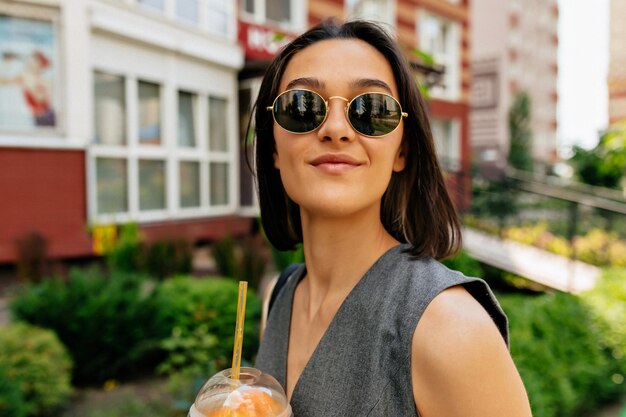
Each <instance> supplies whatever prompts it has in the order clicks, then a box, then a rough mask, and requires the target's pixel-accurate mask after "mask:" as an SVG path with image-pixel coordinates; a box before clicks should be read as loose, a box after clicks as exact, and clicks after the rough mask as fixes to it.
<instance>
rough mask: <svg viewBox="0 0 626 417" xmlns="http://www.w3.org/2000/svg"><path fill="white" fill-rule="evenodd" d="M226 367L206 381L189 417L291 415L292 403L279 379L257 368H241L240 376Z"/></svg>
mask: <svg viewBox="0 0 626 417" xmlns="http://www.w3.org/2000/svg"><path fill="white" fill-rule="evenodd" d="M230 375H231V370H230V369H225V370H223V371H221V372H218V373H217V374H215V375H213V376H212V377H211V379H209V380H208V381H207V382H205V383H204V385H203V386H202V388H200V391H199V392H198V395H197V396H196V400H195V402H194V404H193V405H192V406H191V409H190V410H189V417H235V416H236V417H290V416H291V406H290V405H289V403H288V402H287V397H286V395H285V392H284V391H283V388H282V387H281V386H280V384H279V383H278V381H276V379H274V377H272V376H271V375H269V374H264V373H263V372H261V371H259V370H258V369H255V368H241V370H240V371H239V379H238V380H234V379H231V377H230Z"/></svg>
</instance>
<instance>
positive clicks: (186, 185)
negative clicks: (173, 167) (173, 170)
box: [179, 162, 200, 207]
mask: <svg viewBox="0 0 626 417" xmlns="http://www.w3.org/2000/svg"><path fill="white" fill-rule="evenodd" d="M179 173H180V184H179V189H180V196H179V197H180V206H181V207H200V163H199V162H181V163H180V166H179Z"/></svg>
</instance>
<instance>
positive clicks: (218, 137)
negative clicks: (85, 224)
mask: <svg viewBox="0 0 626 417" xmlns="http://www.w3.org/2000/svg"><path fill="white" fill-rule="evenodd" d="M227 120H228V119H227V118H226V100H224V99H221V98H216V97H209V149H210V150H212V151H227V150H228V136H227V134H226V121H227Z"/></svg>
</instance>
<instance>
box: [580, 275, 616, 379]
mask: <svg viewBox="0 0 626 417" xmlns="http://www.w3.org/2000/svg"><path fill="white" fill-rule="evenodd" d="M582 298H583V300H584V301H585V302H586V303H587V304H588V305H589V306H591V309H592V311H593V312H594V314H595V317H596V320H597V323H598V326H599V327H600V330H601V339H600V340H601V342H602V344H603V346H605V347H606V349H607V350H608V351H609V352H610V354H611V356H612V358H613V359H614V360H615V363H616V364H617V365H618V367H619V374H616V378H617V379H618V380H620V379H621V380H623V379H624V376H626V269H624V268H612V269H608V270H606V271H604V273H603V274H602V277H601V278H600V280H599V281H598V283H597V285H596V286H595V288H593V289H592V290H590V291H587V292H586V293H584V294H582ZM625 388H626V387H625Z"/></svg>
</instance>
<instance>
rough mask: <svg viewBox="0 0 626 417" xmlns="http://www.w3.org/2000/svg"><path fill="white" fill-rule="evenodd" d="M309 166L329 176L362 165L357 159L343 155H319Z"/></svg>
mask: <svg viewBox="0 0 626 417" xmlns="http://www.w3.org/2000/svg"><path fill="white" fill-rule="evenodd" d="M310 164H311V165H313V166H314V167H315V168H317V169H319V170H321V171H324V172H326V173H329V174H341V173H344V172H348V171H351V170H353V169H355V168H357V167H359V166H361V165H362V163H361V162H359V161H358V160H357V159H355V158H353V157H351V156H350V155H345V154H326V155H321V156H319V157H317V158H315V159H313V160H312V161H311V162H310Z"/></svg>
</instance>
